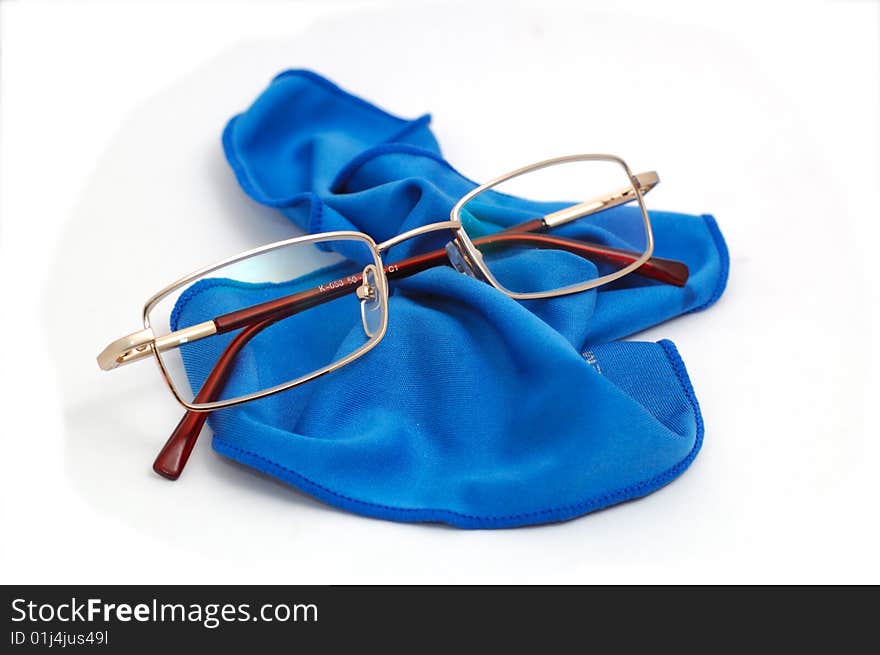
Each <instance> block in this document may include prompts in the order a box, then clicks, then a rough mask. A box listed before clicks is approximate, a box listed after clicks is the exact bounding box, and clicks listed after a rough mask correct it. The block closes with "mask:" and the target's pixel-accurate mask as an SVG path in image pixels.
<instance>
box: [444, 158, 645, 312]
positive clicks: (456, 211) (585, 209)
mask: <svg viewBox="0 0 880 655" xmlns="http://www.w3.org/2000/svg"><path fill="white" fill-rule="evenodd" d="M578 161H607V162H610V163H614V164H617V165H619V166H620V167H621V168H623V171H624V172H625V173H626V176H627V178H629V181H630V183H631V184H632V187H631V188H623V189H618V190H616V191H614V192H612V193H609V194H607V195H605V196H602V197H600V198H594V199H592V200H588V201H586V202H581V203H578V204H576V205H572V206H571V207H566V208H565V209H562V210H559V211H557V212H553V213H551V214H547V215H546V216H544V217H543V221H544V225H545V226H546V227H558V226H560V225H564V224H565V223H570V222H571V221H574V220H576V219H579V218H583V217H584V216H589V215H590V214H595V213H597V212H600V211H604V210H606V209H610V208H611V207H616V206H617V205H620V204H623V203H626V202H630V201H631V200H633V199H635V200H636V201H637V202H638V203H639V208H640V209H641V211H642V222H643V224H644V227H645V251H644V252H643V253H642V255H641V257H639V258H638V259H637V260H636V261H634V262H632V263H631V264H628V265H627V266H624V267H623V268H621V269H620V270H618V271H614V272H613V273H609V274H608V275H602V276H600V277H597V278H596V279H595V280H590V281H589V282H582V283H580V284H572V285H569V286H567V287H562V288H560V289H554V290H553V291H536V292H530V293H519V292H516V291H511V290H510V289H507V288H505V287H504V285H503V284H501V283H500V282H499V281H498V280H497V279H496V278H495V276H494V275H492V271H490V270H489V267H488V266H487V265H486V263H485V262H484V261H483V256H482V254H481V253H480V251H479V250H477V248H476V246H474V244H473V241H471V239H470V238H469V237H468V235H467V233H466V232H465V230H464V227H463V226H462V224H461V209H462V207H464V206H465V205H466V204H467V203H468V202H469V201H470V200H473V199H474V198H475V197H476V196H478V195H479V194H481V193H483V192H484V191H488V190H489V189H491V188H492V187H495V186H498V185H499V184H501V183H502V182H506V181H508V180H512V179H513V178H515V177H519V176H520V175H525V174H526V173H532V172H534V171H537V170H540V169H542V168H548V167H550V166H557V165H559V164H568V163H572V162H578ZM659 182H660V178H659V177H658V176H657V173H655V172H650V173H641V174H639V175H633V174H632V171H630V169H629V166H627V165H626V162H625V161H623V160H622V159H621V158H620V157H616V156H614V155H566V156H563V157H554V158H552V159H545V160H543V161H539V162H537V163H535V164H529V165H528V166H523V167H521V168H517V169H516V170H514V171H511V172H509V173H505V174H504V175H499V176H498V177H496V178H494V179H492V180H489V181H488V182H486V183H485V184H481V185H480V186H478V187H477V188H475V189H472V190H471V191H469V192H468V193H466V194H465V195H463V196H462V197H461V198H460V199H459V201H458V202H457V203H455V206H453V208H452V211H451V212H450V215H449V218H450V219H451V220H452V221H453V222H456V223H458V231H457V232H456V234H457V237H458V239H457V240H456V245H457V246H458V247H459V249H463V250H464V253H462V254H464V255H465V256H466V258H467V260H468V261H469V262H470V263H471V265H473V266H476V267H477V268H478V269H479V271H480V273H481V274H482V276H483V277H484V278H485V279H486V281H487V282H488V283H489V284H491V285H492V286H493V287H495V288H496V289H498V290H499V291H501V292H503V293H504V294H506V295H508V296H510V297H511V298H514V299H515V300H536V299H539V298H555V297H557V296H566V295H568V294H571V293H578V292H580V291H589V290H590V289H595V288H596V287H600V286H602V285H604V284H608V283H609V282H613V281H614V280H618V279H620V278H622V277H623V276H625V275H629V274H630V273H632V272H633V271H634V270H636V269H637V268H639V266H641V265H642V264H644V263H645V262H646V261H648V260H649V259H650V258H651V256H652V255H653V253H654V232H653V230H651V219H650V217H649V216H648V210H647V208H646V207H645V201H644V198H643V195H644V194H645V193H647V192H648V191H650V190H651V189H653V188H654V187H655V186H656V185H657V184H658V183H659Z"/></svg>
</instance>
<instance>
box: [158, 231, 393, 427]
mask: <svg viewBox="0 0 880 655" xmlns="http://www.w3.org/2000/svg"><path fill="white" fill-rule="evenodd" d="M344 240H348V241H361V242H363V243H365V244H366V245H367V247H368V248H369V249H370V253H371V254H372V256H373V264H374V265H375V266H376V268H377V269H378V271H379V272H380V275H378V276H377V280H378V283H379V295H380V299H381V302H382V304H383V312H382V314H383V316H382V323H381V326H380V329H379V331H378V332H377V333H376V335H374V336H372V337H370V338H369V340H368V341H367V342H366V343H364V344H363V345H362V346H360V347H359V348H357V349H356V350H354V351H352V352H351V353H349V354H348V355H346V356H345V357H343V358H341V359H339V360H337V361H335V362H331V363H330V364H327V365H326V366H323V367H321V368H319V369H317V370H315V371H312V372H311V373H307V374H306V375H302V376H300V377H298V378H295V379H293V380H289V381H288V382H283V383H281V384H278V385H275V386H273V387H269V388H268V389H263V390H261V391H255V392H253V393H250V394H246V395H244V396H238V397H236V398H231V399H229V400H217V401H212V402H209V403H195V402H189V401H187V400H185V399H184V398H183V397H182V396H181V394H180V392H179V390H178V389H177V388H176V386H175V384H174V382H173V381H172V379H171V376H170V374H169V373H168V370H167V369H166V367H165V363H164V362H163V361H162V356H161V355H160V354H159V352H158V351H157V349H156V348H155V347H154V344H153V343H152V342H151V343H150V344H149V348H150V352H151V353H152V355H153V358H154V359H155V360H156V363H157V364H158V366H159V372H160V373H161V374H162V379H163V380H165V384H166V385H168V388H169V389H170V390H171V393H172V394H173V395H174V398H175V399H176V400H177V402H178V403H180V404H181V405H182V406H183V407H185V408H186V409H187V410H189V411H191V412H212V411H215V410H218V409H223V408H226V407H233V406H235V405H241V404H243V403H246V402H250V401H252V400H259V399H260V398H265V397H267V396H272V395H275V394H277V393H281V392H282V391H287V390H288V389H292V388H294V387H297V386H299V385H301V384H304V383H306V382H310V381H311V380H314V379H316V378H319V377H322V376H324V375H327V374H328V373H331V372H333V371H335V370H337V369H339V368H342V367H343V366H346V365H347V364H350V363H351V362H353V361H355V360H356V359H359V358H360V357H363V356H364V355H365V354H367V353H368V352H370V351H371V350H372V349H373V348H375V347H376V346H377V345H379V342H380V341H382V339H383V338H384V337H385V333H386V332H387V330H388V278H387V276H386V274H385V266H384V263H383V262H382V255H381V253H380V251H379V249H378V247H377V245H376V242H375V241H374V240H373V238H372V237H371V236H370V235H368V234H366V233H364V232H357V231H354V230H336V231H332V232H321V233H319V234H305V235H302V236H298V237H292V238H290V239H283V240H281V241H274V242H272V243H268V244H265V245H263V246H258V247H257V248H252V249H250V250H246V251H244V252H241V253H238V254H236V255H233V256H231V257H227V258H225V259H222V260H220V261H219V262H215V263H213V264H209V265H208V266H204V267H202V268H200V269H197V270H195V271H193V272H192V273H189V274H187V275H185V276H183V277H182V278H180V279H178V280H176V281H175V282H172V283H171V284H169V285H167V286H166V287H164V288H162V289H160V290H159V291H158V292H156V293H155V294H153V295H152V296H151V297H150V298H149V299H148V300H147V302H146V303H144V310H143V320H144V329H145V330H146V329H149V330H152V325H151V324H150V317H149V314H150V312H151V311H152V309H153V308H154V307H155V306H156V304H157V303H158V302H159V301H161V300H162V299H164V298H166V297H167V296H169V295H170V294H172V293H174V291H176V290H178V289H180V288H181V287H183V286H185V285H187V284H189V283H190V282H192V281H193V280H195V279H197V278H200V277H202V276H204V275H207V274H209V273H212V272H214V271H216V270H217V269H219V268H223V267H224V266H228V265H230V264H235V263H237V262H239V261H242V260H244V259H248V258H250V257H254V256H256V255H261V254H264V253H267V252H272V251H274V250H278V249H280V248H284V247H287V246H293V245H299V244H306V243H321V242H324V241H344Z"/></svg>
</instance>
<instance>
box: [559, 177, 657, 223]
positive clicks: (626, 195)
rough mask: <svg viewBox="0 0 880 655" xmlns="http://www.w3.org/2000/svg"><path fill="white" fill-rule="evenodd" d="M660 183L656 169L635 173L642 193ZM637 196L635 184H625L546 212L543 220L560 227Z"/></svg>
mask: <svg viewBox="0 0 880 655" xmlns="http://www.w3.org/2000/svg"><path fill="white" fill-rule="evenodd" d="M659 183H660V176H659V175H657V172H656V171H648V172H645V173H638V174H637V175H635V184H636V185H638V189H639V191H641V192H642V194H645V193H648V191H650V190H651V189H653V188H654V187H655V186H657V185H658V184H659ZM635 198H636V190H635V188H634V186H633V185H629V186H625V187H622V188H620V189H617V190H616V191H612V192H611V193H608V194H605V195H604V196H600V197H598V198H594V199H592V200H587V201H584V202H579V203H578V204H576V205H571V206H570V207H565V208H563V209H560V210H559V211H555V212H551V213H549V214H545V215H544V217H543V219H542V222H543V224H544V227H545V228H547V229H550V228H554V227H559V226H560V225H565V224H566V223H571V222H572V221H576V220H577V219H579V218H583V217H585V216H589V215H590V214H597V213H599V212H602V211H605V210H606V209H611V208H612V207H617V206H618V205H625V204H626V203H628V202H632V201H633V200H634V199H635Z"/></svg>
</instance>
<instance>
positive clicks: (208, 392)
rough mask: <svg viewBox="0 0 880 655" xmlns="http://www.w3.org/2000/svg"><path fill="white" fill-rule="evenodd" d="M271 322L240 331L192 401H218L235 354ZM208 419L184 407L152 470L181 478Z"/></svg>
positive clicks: (271, 322) (162, 474) (206, 416)
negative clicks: (184, 409)
mask: <svg viewBox="0 0 880 655" xmlns="http://www.w3.org/2000/svg"><path fill="white" fill-rule="evenodd" d="M274 322H275V321H273V320H266V321H262V322H259V323H255V324H253V325H251V326H250V327H249V328H247V329H245V330H242V331H241V332H240V333H239V334H237V335H236V336H235V338H234V339H233V340H232V341H230V342H229V345H228V346H226V349H225V350H224V351H223V354H221V355H220V358H219V359H218V360H217V362H216V363H215V364H214V368H212V369H211V372H210V373H209V374H208V376H207V377H206V378H205V383H204V384H203V385H202V388H201V390H200V391H199V393H198V395H197V396H196V399H195V402H197V403H210V402H213V401H215V400H217V398H218V396H219V395H220V392H221V391H222V390H223V387H224V386H225V385H226V382H227V380H228V378H229V374H230V373H231V372H232V368H233V363H234V361H235V358H236V357H237V356H238V353H240V352H241V349H242V348H244V347H245V346H246V345H247V343H248V342H249V341H250V340H251V339H253V338H254V337H255V336H257V334H259V333H260V332H262V331H263V330H265V329H266V328H267V327H269V326H270V325H272V324H273V323H274ZM207 418H208V413H207V412H193V411H190V410H187V412H186V414H184V415H183V418H182V419H180V423H178V424H177V427H176V428H174V432H172V433H171V436H170V437H168V441H166V442H165V445H164V446H162V450H161V451H159V454H158V455H157V456H156V459H155V461H154V462H153V470H154V471H155V472H156V473H158V474H159V475H161V476H162V477H163V478H168V479H169V480H176V479H177V478H179V477H180V474H181V473H182V472H183V468H184V467H185V466H186V462H187V460H189V456H190V453H192V449H193V447H194V446H195V445H196V441H198V438H199V434H201V432H202V428H203V427H204V425H205V421H206V420H207Z"/></svg>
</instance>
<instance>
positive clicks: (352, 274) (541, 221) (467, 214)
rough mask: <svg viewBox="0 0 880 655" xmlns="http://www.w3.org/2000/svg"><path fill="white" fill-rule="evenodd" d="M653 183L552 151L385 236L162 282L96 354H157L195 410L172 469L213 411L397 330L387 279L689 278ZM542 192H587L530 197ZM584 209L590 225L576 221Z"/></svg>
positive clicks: (109, 358)
mask: <svg viewBox="0 0 880 655" xmlns="http://www.w3.org/2000/svg"><path fill="white" fill-rule="evenodd" d="M547 173H552V175H549V176H548V175H547ZM658 182H659V178H658V177H657V174H656V173H654V172H648V173H640V174H638V175H634V174H633V173H632V172H631V171H630V169H629V167H628V166H627V165H626V163H625V162H624V161H623V160H622V159H620V158H618V157H614V156H611V155H572V156H566V157H557V158H554V159H548V160H545V161H541V162H538V163H535V164H532V165H529V166H524V167H522V168H518V169H516V170H514V171H512V172H510V173H506V174H505V175H501V176H499V177H496V178H494V179H492V180H490V181H489V182H487V183H485V184H483V185H480V186H477V187H476V188H474V189H473V190H471V191H470V192H468V193H467V194H465V195H464V196H462V197H461V198H460V199H459V200H458V202H457V203H456V204H455V205H454V207H453V208H452V211H451V213H450V216H449V220H445V221H440V222H436V223H431V224H429V225H424V226H421V227H418V228H415V229H412V230H409V231H406V232H404V233H402V234H400V235H398V236H395V237H393V238H391V239H388V240H387V241H383V242H381V243H376V242H375V241H374V240H373V239H372V238H371V237H370V236H368V235H367V234H364V233H361V232H355V231H335V232H325V233H321V234H312V235H305V236H301V237H296V238H292V239H287V240H284V241H279V242H276V243H271V244H268V245H265V246H262V247H260V248H255V249H253V250H249V251H247V252H243V253H240V254H238V255H235V256H234V257H231V258H229V259H225V260H223V261H221V262H218V263H216V264H213V265H211V266H207V267H205V268H202V269H200V270H198V271H195V272H194V273H191V274H189V275H187V276H185V277H183V278H181V279H180V280H178V281H176V282H174V283H173V284H171V285H169V286H167V287H165V288H164V289H162V290H161V291H159V292H158V293H156V294H155V295H154V296H153V297H152V298H150V299H149V300H148V301H147V302H146V304H145V305H144V310H143V322H144V327H143V329H141V330H138V331H137V332H134V333H132V334H129V335H127V336H124V337H122V338H120V339H117V340H116V341H114V342H112V343H111V344H110V345H108V346H107V347H106V348H105V349H104V350H103V352H101V354H100V355H99V356H98V364H99V365H100V367H101V368H102V369H104V370H111V369H114V368H116V367H118V366H121V365H123V364H129V363H132V362H135V361H139V360H142V359H146V358H149V357H152V358H154V359H155V360H156V362H157V363H158V365H159V370H160V371H161V373H162V376H163V378H164V380H165V382H166V383H167V384H168V387H169V388H170V389H171V392H172V393H173V394H174V397H175V398H176V399H177V400H178V401H179V402H180V403H181V404H182V405H183V406H184V407H185V408H186V410H187V412H186V414H185V415H184V417H183V419H182V420H181V421H180V423H179V424H178V426H177V428H176V429H175V430H174V432H173V433H172V435H171V437H170V438H169V439H168V441H167V442H166V444H165V446H164V447H163V448H162V451H161V452H160V453H159V456H158V457H157V458H156V461H155V462H154V464H153V469H154V470H155V471H156V472H157V473H159V474H160V475H162V476H164V477H166V478H169V479H172V480H174V479H177V478H178V477H179V475H180V474H181V472H182V471H183V468H184V466H185V464H186V461H187V460H188V458H189V455H190V453H191V451H192V449H193V447H194V445H195V443H196V440H197V439H198V435H199V433H200V432H201V429H202V427H203V426H204V423H205V420H206V418H207V416H208V413H209V412H212V411H214V410H218V409H221V408H225V407H231V406H233V405H238V404H241V403H245V402H249V401H252V400H257V399H259V398H265V397H267V396H270V395H273V394H277V393H279V392H281V391H285V390H288V389H292V388H294V387H297V386H299V385H302V384H304V383H306V382H309V381H311V380H314V379H316V378H318V377H320V376H323V375H326V374H328V373H331V372H333V371H336V370H338V369H340V368H342V367H344V366H346V365H347V364H350V363H351V362H353V361H355V360H356V359H358V358H360V357H362V356H363V355H365V354H366V353H367V352H369V351H370V350H372V349H373V348H375V347H376V345H377V344H378V343H379V342H380V341H381V340H382V338H383V337H384V336H385V333H386V330H387V328H388V293H389V292H388V283H389V281H393V280H400V279H403V278H407V277H409V276H412V275H414V274H416V273H419V272H422V271H426V270H428V269H431V268H435V267H438V266H449V265H451V266H452V267H454V268H455V269H457V270H458V271H460V272H461V273H464V274H466V275H469V276H471V277H474V278H477V279H478V280H481V281H483V282H485V283H488V284H489V285H491V286H493V287H495V288H496V289H497V290H499V291H501V292H502V293H504V294H506V295H507V296H509V297H510V298H514V299H517V300H533V299H541V298H552V297H556V296H562V295H567V294H572V293H578V292H581V291H587V290H589V289H595V288H597V287H600V286H603V285H606V284H609V283H612V282H615V281H616V280H619V279H621V278H623V277H624V276H627V275H629V274H631V273H633V274H637V275H638V276H639V277H641V278H643V279H646V280H650V281H652V282H659V283H665V284H672V285H677V286H683V285H684V284H685V283H686V282H687V279H688V268H687V266H686V265H685V264H684V263H682V262H679V261H674V260H669V259H662V258H657V257H653V256H652V255H653V250H654V238H653V234H652V231H651V221H650V217H649V215H648V212H647V210H646V208H645V203H644V198H643V196H644V194H645V193H647V192H648V191H650V190H651V189H652V188H654V186H656V185H657V184H658ZM586 191H589V192H586ZM542 194H552V195H549V196H547V197H552V198H559V197H587V198H590V199H589V200H586V201H583V202H568V203H560V202H558V201H549V200H548V201H543V200H539V199H535V198H538V197H540V196H542ZM575 194H577V195H575ZM524 198H531V200H524ZM627 204H635V205H636V206H635V207H623V205H627ZM618 207H620V209H616V208H618ZM609 210H612V211H609ZM587 216H592V217H593V219H592V220H591V221H590V222H589V224H581V225H580V226H575V225H573V223H574V222H575V221H577V220H578V219H582V218H585V217H587ZM440 231H449V232H451V236H452V238H451V240H450V241H449V242H448V243H447V244H446V247H445V248H439V249H436V250H432V251H430V252H427V253H424V254H418V255H413V256H408V257H405V258H403V259H401V260H399V261H394V262H390V263H386V262H384V261H383V255H384V254H385V253H386V252H387V251H388V250H389V249H391V248H393V247H394V246H397V245H399V244H402V243H404V242H405V241H408V240H410V239H414V238H416V237H421V236H425V235H429V234H432V233H436V232H440ZM550 231H552V232H553V234H550V233H549V232H550ZM585 235H586V236H587V237H589V238H584V236H585ZM647 283H651V282H647ZM305 310H309V311H305ZM278 343H286V344H291V343H292V344H297V346H296V352H295V353H290V352H284V353H279V352H278V350H277V348H276V344H278Z"/></svg>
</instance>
